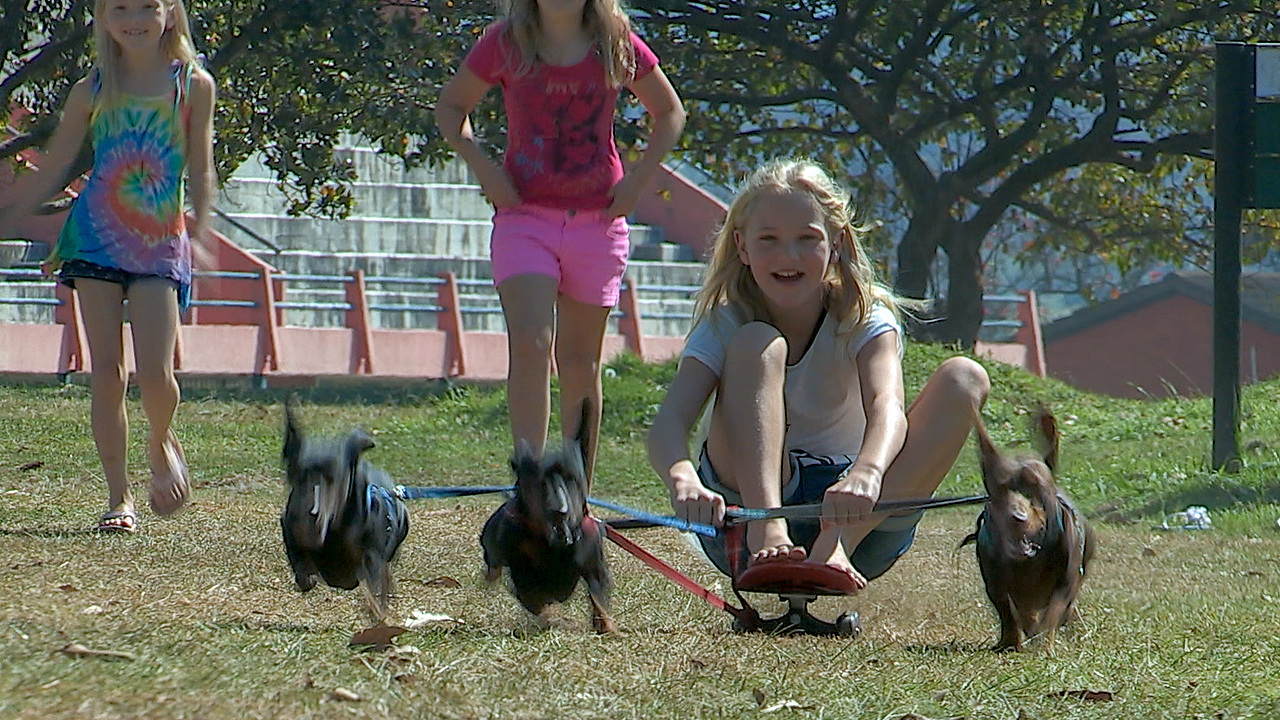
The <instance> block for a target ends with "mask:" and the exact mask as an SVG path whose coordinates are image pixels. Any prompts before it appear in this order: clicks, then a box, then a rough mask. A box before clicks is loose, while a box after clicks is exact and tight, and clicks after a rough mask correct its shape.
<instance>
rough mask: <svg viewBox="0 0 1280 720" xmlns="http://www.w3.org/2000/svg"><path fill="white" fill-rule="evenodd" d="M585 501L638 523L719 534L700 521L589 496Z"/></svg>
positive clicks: (706, 534) (709, 535) (620, 524)
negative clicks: (660, 513)
mask: <svg viewBox="0 0 1280 720" xmlns="http://www.w3.org/2000/svg"><path fill="white" fill-rule="evenodd" d="M587 502H589V503H591V504H592V505H595V506H596V507H602V508H607V509H609V510H612V511H614V512H617V513H622V514H623V515H627V516H630V517H631V518H632V519H633V520H635V521H637V522H640V523H652V524H654V525H661V526H663V527H669V528H675V529H677V530H684V531H687V532H695V533H698V534H699V535H705V536H707V537H715V536H717V535H719V534H720V531H719V530H717V529H715V528H714V527H712V526H710V525H703V524H702V523H695V522H689V521H688V520H681V519H680V518H678V517H672V516H670V515H655V514H654V513H650V512H645V511H644V510H637V509H635V508H629V507H626V506H625V505H619V504H617V503H612V502H609V501H608V500H600V499H599V498H593V497H589V498H587ZM608 524H609V525H612V526H613V527H620V526H622V523H608Z"/></svg>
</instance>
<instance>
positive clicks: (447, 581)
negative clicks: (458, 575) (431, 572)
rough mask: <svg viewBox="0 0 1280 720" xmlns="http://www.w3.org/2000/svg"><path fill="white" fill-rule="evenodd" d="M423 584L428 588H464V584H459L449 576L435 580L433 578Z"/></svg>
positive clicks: (435, 578)
mask: <svg viewBox="0 0 1280 720" xmlns="http://www.w3.org/2000/svg"><path fill="white" fill-rule="evenodd" d="M422 584H423V585H426V586H427V587H440V588H460V587H462V583H460V582H458V581H457V580H454V579H453V578H451V577H449V576H448V575H441V576H440V577H433V578H431V579H430V580H426V581H424V582H423V583H422Z"/></svg>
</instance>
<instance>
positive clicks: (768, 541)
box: [747, 518, 808, 565]
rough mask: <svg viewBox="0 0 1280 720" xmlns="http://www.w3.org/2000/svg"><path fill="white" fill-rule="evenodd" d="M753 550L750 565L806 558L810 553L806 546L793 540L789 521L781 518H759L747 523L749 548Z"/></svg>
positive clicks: (748, 562)
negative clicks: (788, 530)
mask: <svg viewBox="0 0 1280 720" xmlns="http://www.w3.org/2000/svg"><path fill="white" fill-rule="evenodd" d="M751 548H757V549H756V550H754V551H751V558H750V560H748V561H747V564H748V565H754V564H756V563H761V562H774V561H777V560H804V559H805V557H806V555H808V553H806V552H805V549H804V546H802V545H796V544H795V543H793V542H791V536H790V535H789V534H787V521H786V520H785V519H781V518H775V519H773V520H757V521H755V522H752V523H749V524H748V525H747V549H748V550H751Z"/></svg>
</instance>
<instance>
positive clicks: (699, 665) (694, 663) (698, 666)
mask: <svg viewBox="0 0 1280 720" xmlns="http://www.w3.org/2000/svg"><path fill="white" fill-rule="evenodd" d="M689 666H690V667H692V668H693V669H694V670H702V669H704V668H706V667H707V661H706V660H699V659H698V658H696V657H691V658H689Z"/></svg>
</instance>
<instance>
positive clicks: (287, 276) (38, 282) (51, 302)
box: [0, 268, 699, 321]
mask: <svg viewBox="0 0 1280 720" xmlns="http://www.w3.org/2000/svg"><path fill="white" fill-rule="evenodd" d="M193 277H194V278H195V279H202V278H203V279H213V280H254V281H256V280H260V279H261V277H262V276H261V275H260V274H259V273H255V272H244V271H233V270H202V271H196V272H195V273H193ZM8 279H12V280H19V281H23V282H24V284H26V283H28V282H29V283H30V284H31V285H32V286H36V287H39V286H48V287H53V286H56V285H57V280H55V279H54V278H51V277H49V276H47V275H45V274H43V273H42V272H41V271H40V270H38V269H35V268H6V269H3V270H0V280H8ZM270 279H271V281H273V282H276V281H279V282H283V283H285V284H286V286H288V285H289V284H291V283H311V284H316V285H331V286H334V287H336V288H343V287H344V286H345V285H347V284H350V283H352V282H354V281H355V277H354V276H353V275H322V274H308V273H272V274H271V276H270ZM364 282H365V285H366V286H378V287H380V288H383V287H386V286H396V285H400V286H410V287H414V286H416V287H420V288H424V289H432V290H438V289H439V287H440V286H441V285H442V284H444V283H445V280H444V279H443V278H441V277H401V276H392V275H379V276H368V275H366V276H365V278H364ZM454 282H455V284H456V285H457V286H458V287H459V288H460V289H464V288H465V289H468V290H472V291H473V292H470V293H462V294H460V295H459V299H461V300H469V301H473V302H474V301H487V300H497V297H498V296H497V293H496V291H493V290H492V288H493V281H492V280H488V279H457V280H455V281H454ZM630 284H631V281H630V280H627V281H624V283H623V286H624V289H625V288H626V287H627V286H629V285H630ZM296 289H297V288H295V290H296ZM308 289H316V288H308ZM476 289H486V290H489V292H474V291H475V290H476ZM698 290H699V287H698V286H696V285H636V291H637V293H639V294H640V296H641V298H642V299H646V300H655V299H680V298H661V297H658V298H654V297H652V296H654V295H657V296H663V295H667V296H669V295H677V296H682V297H683V298H685V299H688V298H692V297H693V296H694V295H695V294H696V293H697V292H698ZM61 304H62V301H61V300H59V299H57V298H51V297H46V298H41V297H12V296H0V305H32V306H49V307H56V306H59V305H61ZM260 306H261V303H260V302H259V301H257V300H230V299H220V298H207V299H206V298H194V299H193V300H192V301H191V307H193V308H202V307H207V308H245V309H253V308H258V307H260ZM274 306H275V307H276V308H277V309H281V310H303V311H337V312H347V311H352V310H356V309H357V308H356V306H355V305H354V304H352V303H350V302H345V301H343V302H323V301H315V300H310V301H295V300H280V301H276V302H275V303H274ZM367 307H368V309H369V310H370V311H376V312H386V313H426V314H432V315H437V314H439V313H441V312H444V311H445V308H444V307H443V306H441V305H439V304H438V303H428V304H421V303H369V304H368V305H367ZM458 311H459V312H460V313H462V314H463V315H500V314H502V308H501V307H500V306H490V307H483V306H482V307H476V306H471V305H468V306H463V307H459V308H458ZM610 317H613V318H621V317H626V313H625V312H624V311H623V310H620V309H618V308H615V309H614V310H613V312H612V313H610ZM644 317H645V318H649V319H653V320H664V321H665V320H688V319H691V316H690V314H689V313H673V312H652V313H645V314H644Z"/></svg>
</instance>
